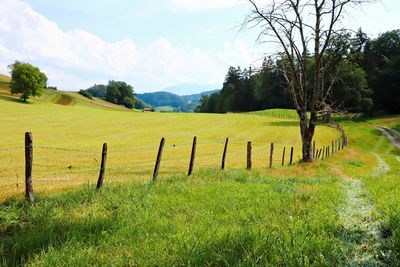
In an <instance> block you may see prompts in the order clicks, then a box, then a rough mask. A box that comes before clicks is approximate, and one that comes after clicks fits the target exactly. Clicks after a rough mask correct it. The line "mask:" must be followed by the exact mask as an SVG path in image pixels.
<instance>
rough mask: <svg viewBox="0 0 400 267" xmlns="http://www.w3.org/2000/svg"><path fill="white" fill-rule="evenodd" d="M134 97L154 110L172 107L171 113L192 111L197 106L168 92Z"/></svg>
mask: <svg viewBox="0 0 400 267" xmlns="http://www.w3.org/2000/svg"><path fill="white" fill-rule="evenodd" d="M136 96H137V97H138V98H139V99H141V100H143V101H144V102H145V103H147V104H149V105H151V106H152V107H154V108H157V107H172V108H173V109H172V110H173V111H181V112H188V111H193V110H194V108H195V107H196V105H197V103H191V102H189V101H187V100H186V99H185V98H183V97H182V96H179V95H176V94H173V93H168V92H154V93H144V94H137V95H136ZM169 109H170V108H169ZM170 110H171V109H170Z"/></svg>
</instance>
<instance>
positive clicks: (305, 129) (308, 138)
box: [299, 110, 316, 162]
mask: <svg viewBox="0 0 400 267" xmlns="http://www.w3.org/2000/svg"><path fill="white" fill-rule="evenodd" d="M299 115H300V134H301V140H302V154H303V160H302V161H303V162H312V161H313V153H312V140H313V137H314V130H315V125H316V124H315V121H314V117H315V116H313V115H311V121H310V124H309V125H307V124H308V123H307V122H308V119H307V111H306V110H302V111H300V112H299Z"/></svg>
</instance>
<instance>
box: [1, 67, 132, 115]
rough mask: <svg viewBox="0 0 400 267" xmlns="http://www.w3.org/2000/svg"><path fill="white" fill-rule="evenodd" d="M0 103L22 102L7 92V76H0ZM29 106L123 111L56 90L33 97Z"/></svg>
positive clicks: (102, 101)
mask: <svg viewBox="0 0 400 267" xmlns="http://www.w3.org/2000/svg"><path fill="white" fill-rule="evenodd" d="M0 78H1V79H2V81H0V101H1V100H3V101H12V102H17V103H18V102H22V101H21V100H20V99H19V97H18V96H17V95H12V94H11V93H10V91H9V82H8V81H9V80H10V78H9V77H7V76H4V75H2V76H0ZM28 103H31V104H57V105H63V106H84V107H90V108H102V109H112V110H125V111H128V109H126V108H125V107H122V106H118V105H114V104H112V103H109V102H107V101H104V100H102V99H99V98H93V99H89V98H86V97H84V96H82V95H80V94H78V93H77V92H66V91H56V90H50V89H47V90H44V92H43V94H42V95H41V96H40V97H33V98H30V99H29V100H28Z"/></svg>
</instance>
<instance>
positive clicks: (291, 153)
mask: <svg viewBox="0 0 400 267" xmlns="http://www.w3.org/2000/svg"><path fill="white" fill-rule="evenodd" d="M292 163H293V147H292V148H291V149H290V162H289V165H292Z"/></svg>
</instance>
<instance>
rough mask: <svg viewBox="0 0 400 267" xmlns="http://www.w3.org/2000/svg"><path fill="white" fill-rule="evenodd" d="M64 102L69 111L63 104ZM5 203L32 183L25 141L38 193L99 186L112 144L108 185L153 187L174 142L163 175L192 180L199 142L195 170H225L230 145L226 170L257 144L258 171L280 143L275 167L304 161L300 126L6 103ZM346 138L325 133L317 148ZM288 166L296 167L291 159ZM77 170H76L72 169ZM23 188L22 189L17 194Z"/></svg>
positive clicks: (72, 104) (72, 101) (51, 98)
mask: <svg viewBox="0 0 400 267" xmlns="http://www.w3.org/2000/svg"><path fill="white" fill-rule="evenodd" d="M60 102H61V103H60ZM0 105H1V109H2V111H3V112H4V113H5V114H6V116H1V118H0V125H1V127H0V138H1V139H0V142H1V143H0V154H1V158H0V184H1V186H2V187H3V188H5V190H2V191H1V193H0V198H3V199H4V197H7V196H9V195H13V194H15V193H20V192H21V190H22V186H21V185H20V184H21V181H22V178H23V175H24V168H23V166H24V149H23V146H24V133H25V132H26V131H31V132H32V134H33V139H34V146H35V150H34V176H35V178H36V183H35V187H36V190H38V191H43V190H45V191H48V190H51V189H57V188H64V187H66V186H70V185H71V186H75V185H79V184H83V183H88V182H89V183H92V182H94V181H95V180H96V179H97V175H98V169H99V164H100V162H99V161H100V154H101V147H102V144H103V143H108V147H109V151H108V162H107V180H113V181H126V180H131V181H132V180H148V179H150V177H151V174H152V170H153V166H154V161H155V157H156V154H157V149H158V144H159V141H160V138H161V137H165V138H166V146H165V150H164V155H163V161H162V166H161V170H160V174H161V175H169V174H175V173H185V172H186V171H187V165H188V161H189V155H190V150H191V142H192V139H193V136H194V135H196V136H197V138H198V147H197V158H196V164H195V170H198V169H200V168H204V167H207V168H210V167H215V168H217V167H219V166H220V161H221V156H222V150H223V146H224V141H225V138H226V137H229V138H230V143H229V147H228V154H227V160H226V167H227V168H229V169H232V168H245V166H246V144H247V141H252V142H253V158H254V159H253V166H254V167H255V168H258V169H260V168H265V167H266V166H267V162H268V157H269V146H270V143H271V142H274V143H275V152H276V156H275V162H274V165H275V167H278V166H279V165H280V163H281V157H282V151H283V148H284V147H286V150H287V151H288V150H289V147H291V146H294V152H295V153H294V159H295V161H298V159H299V157H300V141H301V140H300V136H299V131H298V126H297V125H298V123H297V122H296V121H294V120H291V119H278V118H273V117H268V116H258V115H244V114H228V115H222V114H219V115H218V114H189V113H188V114H177V113H152V112H151V113H150V112H149V113H144V112H122V111H121V110H113V109H104V108H103V106H100V105H93V104H91V103H90V102H85V101H84V99H82V98H78V97H75V95H73V93H59V92H48V93H47V94H46V95H45V96H43V97H42V98H41V99H34V100H32V101H31V102H30V103H29V104H23V103H20V102H15V101H9V100H5V99H0ZM338 136H339V134H338V132H337V131H336V130H334V129H333V128H329V127H319V128H318V130H317V133H316V142H317V143H318V144H320V145H322V144H324V143H326V145H329V144H330V140H333V139H335V138H337V137H338ZM285 164H288V154H287V155H286V161H285ZM70 166H71V167H70ZM17 184H18V185H19V186H18V188H17Z"/></svg>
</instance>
